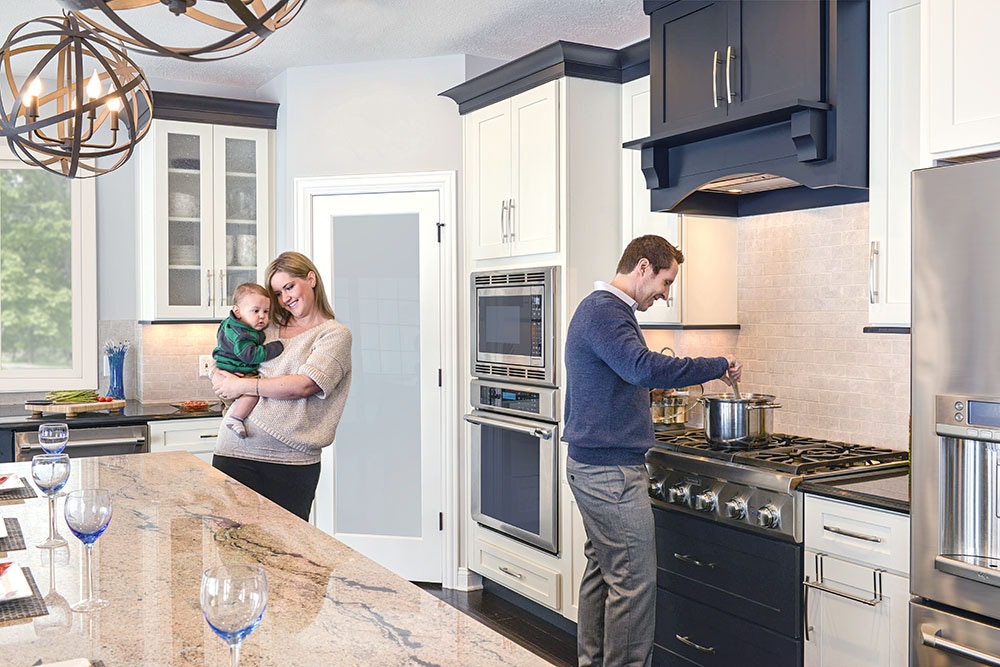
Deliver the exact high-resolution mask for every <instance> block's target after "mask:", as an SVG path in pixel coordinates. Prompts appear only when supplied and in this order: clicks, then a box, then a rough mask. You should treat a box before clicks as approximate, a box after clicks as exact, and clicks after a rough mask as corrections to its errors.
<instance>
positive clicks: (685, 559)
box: [674, 553, 715, 570]
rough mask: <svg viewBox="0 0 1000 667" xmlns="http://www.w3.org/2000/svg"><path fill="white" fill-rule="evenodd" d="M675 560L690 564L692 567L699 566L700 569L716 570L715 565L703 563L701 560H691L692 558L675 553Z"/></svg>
mask: <svg viewBox="0 0 1000 667" xmlns="http://www.w3.org/2000/svg"><path fill="white" fill-rule="evenodd" d="M674 558H676V559H677V560H679V561H681V562H683V563H690V564H691V565H697V566H698V567H707V568H708V569H710V570H714V569H715V563H702V562H701V561H700V560H697V559H695V558H691V556H686V555H684V554H678V553H675V554H674Z"/></svg>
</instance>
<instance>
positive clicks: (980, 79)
mask: <svg viewBox="0 0 1000 667" xmlns="http://www.w3.org/2000/svg"><path fill="white" fill-rule="evenodd" d="M923 19H924V21H925V31H924V35H925V36H926V38H927V42H926V49H927V51H926V53H925V54H924V62H925V63H926V65H925V66H926V68H927V95H926V100H927V110H928V114H929V118H928V125H927V139H928V146H929V149H930V152H931V153H932V154H934V155H935V156H938V157H948V156H957V155H968V154H975V153H982V152H985V151H992V150H997V149H998V148H1000V88H998V87H997V86H996V69H997V65H996V54H994V53H993V47H994V46H995V40H996V33H997V26H998V25H1000V2H997V1H996V0H933V1H932V2H925V3H924V9H923Z"/></svg>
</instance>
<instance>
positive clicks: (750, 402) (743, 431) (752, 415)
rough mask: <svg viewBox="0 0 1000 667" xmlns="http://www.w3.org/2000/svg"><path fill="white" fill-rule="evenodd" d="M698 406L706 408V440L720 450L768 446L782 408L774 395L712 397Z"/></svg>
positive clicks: (701, 400)
mask: <svg viewBox="0 0 1000 667" xmlns="http://www.w3.org/2000/svg"><path fill="white" fill-rule="evenodd" d="M698 402H699V403H701V404H702V405H704V406H705V438H707V439H708V442H709V443H711V444H713V445H717V446H720V447H739V446H746V445H755V444H760V443H762V442H766V441H767V440H768V439H769V438H770V437H771V427H772V424H773V423H774V416H773V414H772V413H771V410H772V409H774V408H780V407H781V404H779V403H775V402H774V396H772V395H771V394H741V395H740V397H739V398H734V397H733V395H732V394H709V395H706V396H702V397H701V398H699V399H698Z"/></svg>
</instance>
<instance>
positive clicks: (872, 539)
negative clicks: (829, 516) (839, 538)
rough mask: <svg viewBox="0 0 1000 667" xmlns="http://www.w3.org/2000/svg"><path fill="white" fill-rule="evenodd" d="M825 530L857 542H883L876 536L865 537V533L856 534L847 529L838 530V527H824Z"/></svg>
mask: <svg viewBox="0 0 1000 667" xmlns="http://www.w3.org/2000/svg"><path fill="white" fill-rule="evenodd" d="M823 530H827V531H830V532H831V533H836V534H837V535H843V536H844V537H853V538H854V539H856V540H864V541H865V542H881V541H882V538H881V537H875V536H874V535H865V534H864V533H855V532H854V531H853V530H847V529H845V528H837V527H836V526H823Z"/></svg>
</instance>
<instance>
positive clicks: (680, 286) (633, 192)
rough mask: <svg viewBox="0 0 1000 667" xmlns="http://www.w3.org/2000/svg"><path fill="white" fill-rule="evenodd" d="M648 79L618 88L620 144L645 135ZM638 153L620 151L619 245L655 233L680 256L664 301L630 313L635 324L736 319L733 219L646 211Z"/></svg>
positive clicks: (728, 321)
mask: <svg viewBox="0 0 1000 667" xmlns="http://www.w3.org/2000/svg"><path fill="white" fill-rule="evenodd" d="M649 108H650V107H649V77H648V76H647V77H642V78H640V79H635V80H634V81H629V82H628V83H626V84H624V85H623V86H622V112H621V113H622V142H623V143H624V142H627V141H631V140H633V139H641V138H643V137H646V136H648V135H649ZM640 155H641V154H640V152H639V151H635V150H626V149H623V150H622V243H621V249H622V250H624V249H625V246H626V245H628V243H629V241H631V240H632V239H634V238H636V237H637V236H643V235H645V234H656V235H658V236H662V237H663V238H665V239H666V240H668V241H670V243H672V244H673V245H674V246H676V247H677V248H678V249H680V251H681V252H682V253H683V254H684V263H683V264H681V267H680V272H679V273H678V274H677V279H676V280H675V281H674V284H673V286H672V287H671V289H670V297H669V298H668V299H664V300H661V301H657V302H656V303H654V304H653V305H652V306H651V307H650V308H649V309H648V310H647V311H645V312H642V313H636V319H638V320H639V324H640V325H647V326H650V325H674V326H677V327H681V326H685V325H687V326H709V327H710V326H720V325H721V326H730V325H735V324H737V323H738V321H739V320H738V318H737V309H736V305H737V301H736V291H737V274H736V251H737V241H738V239H737V227H736V223H737V220H736V218H719V217H706V216H693V215H679V214H676V213H661V212H652V211H650V203H649V190H648V189H647V188H646V180H645V178H644V177H643V175H642V171H641V169H640Z"/></svg>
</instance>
